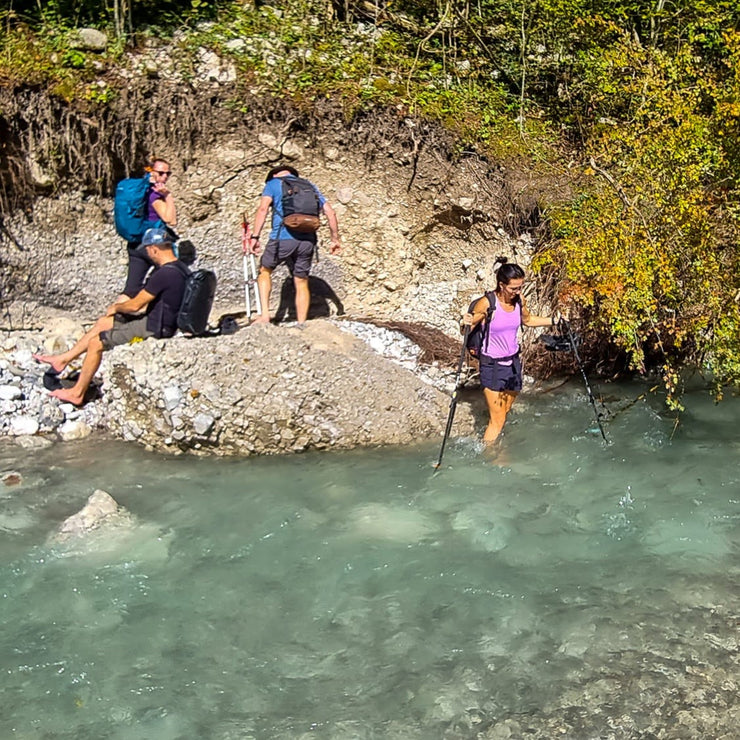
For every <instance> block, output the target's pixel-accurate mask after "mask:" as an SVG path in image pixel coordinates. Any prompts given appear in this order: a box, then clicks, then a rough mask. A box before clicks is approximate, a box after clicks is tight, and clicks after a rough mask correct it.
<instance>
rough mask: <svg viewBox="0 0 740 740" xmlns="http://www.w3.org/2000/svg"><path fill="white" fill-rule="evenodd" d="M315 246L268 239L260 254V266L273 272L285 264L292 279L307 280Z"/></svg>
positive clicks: (286, 240) (305, 242)
mask: <svg viewBox="0 0 740 740" xmlns="http://www.w3.org/2000/svg"><path fill="white" fill-rule="evenodd" d="M315 247H316V244H315V243H314V242H312V241H304V240H300V241H299V240H298V239H270V241H269V242H267V246H266V247H265V251H264V253H263V254H262V259H261V260H260V265H262V267H266V268H267V269H268V270H274V269H275V268H276V267H277V266H278V265H281V264H283V263H284V264H285V265H286V266H287V267H288V269H289V270H290V274H291V275H293V276H294V277H299V278H307V277H308V275H309V273H310V272H311V262H312V261H313V251H314V248H315Z"/></svg>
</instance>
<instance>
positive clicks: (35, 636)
mask: <svg viewBox="0 0 740 740" xmlns="http://www.w3.org/2000/svg"><path fill="white" fill-rule="evenodd" d="M643 390H644V388H642V387H641V386H637V385H634V386H632V385H624V386H621V387H619V388H618V389H617V390H616V391H615V390H614V389H613V388H610V392H612V393H615V396H614V400H613V402H612V404H611V408H612V411H613V415H612V418H611V419H610V420H609V421H608V422H607V424H606V431H607V434H608V436H609V438H610V440H611V444H610V445H609V446H605V445H604V444H603V443H602V441H601V438H600V436H599V435H598V433H597V432H596V431H595V430H594V428H593V424H592V421H593V413H592V409H591V407H590V406H589V405H588V403H587V401H586V399H585V394H584V393H583V387H582V386H579V385H578V384H576V383H575V382H573V383H570V384H567V385H565V386H563V387H561V388H558V389H556V390H553V391H552V392H550V393H547V394H543V395H540V396H527V395H526V394H525V395H523V396H522V397H521V398H520V400H519V401H518V402H517V405H516V406H515V408H514V411H513V412H512V417H511V423H510V425H509V426H508V428H507V433H506V436H505V440H504V443H503V449H502V454H501V457H500V459H499V461H498V464H491V463H490V462H487V461H486V460H485V458H484V457H482V456H481V455H480V451H479V449H478V446H477V444H476V443H475V442H474V441H472V440H453V441H452V442H451V443H450V444H449V446H448V448H447V451H446V453H445V460H444V465H443V469H442V471H441V472H440V473H438V474H437V475H432V472H433V471H432V463H433V462H434V460H435V459H436V456H437V453H438V447H439V440H434V441H432V442H429V443H425V444H421V445H419V446H415V447H411V448H404V449H398V448H390V449H375V450H358V451H354V452H349V453H324V454H304V455H296V456H289V457H282V458H265V459H246V460H233V459H196V458H192V457H166V456H161V455H155V454H150V453H147V452H144V451H142V450H141V449H139V448H137V447H135V446H131V445H125V444H121V443H114V442H107V441H96V442H90V441H89V440H88V441H85V442H81V443H69V444H57V445H55V446H53V447H51V448H48V449H45V450H40V451H37V452H34V453H32V454H31V453H27V452H24V451H22V450H21V448H20V447H18V446H16V445H14V444H12V443H11V442H10V441H7V440H6V441H4V442H3V444H2V445H0V469H1V470H3V471H7V470H16V471H18V472H20V473H21V475H22V477H23V480H22V483H21V484H20V485H16V486H12V487H11V486H8V487H5V488H0V563H1V565H0V600H1V605H2V612H1V614H2V617H1V618H2V637H1V638H0V640H1V642H0V656H1V658H2V662H1V663H0V738H3V739H4V738H24V739H25V740H30V739H33V740H41V739H42V738H43V739H46V738H74V739H75V740H81V739H87V738H90V739H91V740H93V739H94V740H99V739H101V738H115V739H116V740H119V739H120V740H124V739H125V740H129V739H134V738H136V739H138V738H152V739H156V740H185V739H188V740H189V739H191V738H214V739H216V740H235V739H236V738H283V737H285V738H342V739H349V738H352V739H354V738H399V739H401V738H404V739H405V738H517V737H526V738H532V737H537V738H554V737H565V738H602V737H603V738H611V737H614V738H648V737H651V738H652V737H668V738H671V737H675V738H679V737H687V738H688V737H712V738H718V737H728V738H729V737H734V736H736V735H735V734H734V732H735V731H736V730H737V724H735V723H736V722H737V721H738V719H739V718H740V714H738V708H737V704H736V696H737V685H736V682H737V681H738V640H737V624H738V608H737V606H738V605H737V586H738V573H739V568H738V529H739V525H740V468H739V466H738V451H739V448H740V444H739V437H738V419H739V418H740V400H738V399H736V398H730V399H728V400H726V401H724V402H723V403H721V404H720V405H718V406H716V405H714V404H713V403H712V401H711V399H710V398H709V397H708V396H707V395H706V394H704V393H699V392H696V393H692V394H689V396H688V398H687V411H686V412H685V414H683V416H682V418H681V423H680V425H679V426H678V427H675V424H674V421H675V417H674V415H673V414H669V413H667V412H665V411H664V410H663V409H662V407H661V405H660V402H659V400H658V399H655V398H653V397H651V396H650V395H649V394H648V396H647V398H646V399H643V400H638V401H637V402H635V403H632V404H630V403H629V401H630V399H634V398H635V397H637V396H638V395H639V394H640V393H641V392H642V391H643ZM620 409H621V410H620ZM674 427H675V428H674ZM96 488H102V489H104V490H106V491H108V492H109V493H110V494H111V495H112V496H113V497H114V498H115V499H116V500H117V501H118V502H119V503H121V504H122V505H124V506H125V507H126V508H127V509H128V511H129V512H130V513H131V514H132V516H133V518H134V522H133V523H131V524H128V525H123V526H120V527H118V528H115V529H113V530H111V531H104V530H101V531H98V532H96V533H93V534H91V535H90V536H89V537H88V538H87V539H83V540H76V541H73V542H70V543H67V544H64V545H55V544H51V543H50V540H49V538H50V536H51V535H52V534H53V533H54V531H55V530H56V529H57V528H58V527H59V525H60V523H61V522H62V521H63V520H64V519H65V518H66V517H67V516H69V515H70V514H72V513H74V512H76V511H78V510H79V509H80V508H81V507H82V505H83V504H84V503H85V500H86V499H87V497H88V496H89V495H90V494H91V493H92V492H93V491H94V490H95V489H96ZM725 733H726V734H725Z"/></svg>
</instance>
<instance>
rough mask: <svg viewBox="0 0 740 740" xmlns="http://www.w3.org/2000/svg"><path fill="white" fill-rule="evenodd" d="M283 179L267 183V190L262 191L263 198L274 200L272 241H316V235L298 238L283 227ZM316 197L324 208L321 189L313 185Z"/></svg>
mask: <svg viewBox="0 0 740 740" xmlns="http://www.w3.org/2000/svg"><path fill="white" fill-rule="evenodd" d="M282 179H283V178H282V177H273V178H272V180H270V181H268V182H266V183H265V189H264V190H263V191H262V195H263V196H268V197H269V198H272V229H271V230H270V239H301V240H302V241H306V240H307V238H308V239H315V238H316V237H315V235H314V234H311V235H310V236H309V235H307V234H300V236H296V235H295V234H293V233H292V232H291V231H290V229H288V227H287V226H283V183H282V182H281V181H282ZM311 185H312V186H313V189H314V190H315V191H316V195H318V196H319V207H321V208H323V207H324V203H326V198H324V196H323V195H322V194H321V193H320V192H319V189H318V188H317V187H316V186H315V185H314V184H313V183H311Z"/></svg>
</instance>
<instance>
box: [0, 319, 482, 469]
mask: <svg viewBox="0 0 740 740" xmlns="http://www.w3.org/2000/svg"><path fill="white" fill-rule="evenodd" d="M42 323H43V325H44V329H43V330H41V331H39V332H31V331H22V332H7V333H5V335H4V336H3V338H2V350H1V352H0V433H2V434H4V435H10V436H13V437H16V438H18V440H19V441H20V442H21V443H22V444H24V445H26V446H35V445H39V444H47V443H48V440H50V439H57V438H58V439H62V440H71V439H79V438H83V437H85V436H87V435H89V434H90V433H92V432H93V431H94V430H99V431H100V430H102V431H106V432H108V433H110V434H111V435H113V436H114V437H118V438H121V439H124V440H128V441H134V442H137V443H139V444H141V445H144V446H145V447H147V448H148V449H152V450H158V451H163V452H174V453H179V452H194V453H196V454H206V453H207V454H216V455H251V454H279V453H283V452H298V451H304V450H310V449H328V448H335V449H346V448H352V447H357V446H360V445H383V444H403V443H408V442H412V441H415V440H418V439H420V438H423V437H427V436H430V435H439V434H441V433H442V430H443V426H444V422H445V419H446V415H447V410H448V408H449V395H448V393H447V392H444V391H445V390H447V391H449V388H448V386H449V385H450V383H451V381H452V373H451V372H450V371H449V369H442V368H438V367H434V366H431V367H427V368H426V369H424V370H421V369H420V366H419V364H418V362H417V359H416V358H417V356H418V353H419V348H418V347H416V345H414V344H413V343H412V342H410V341H409V340H408V339H406V338H405V337H403V336H402V335H400V334H398V333H396V332H391V331H388V330H386V329H380V328H378V327H373V326H370V325H365V324H361V323H358V322H337V323H332V322H330V321H324V320H316V321H311V322H308V323H306V324H304V325H302V326H299V325H282V326H274V325H254V326H251V327H247V328H243V329H240V330H238V331H236V332H235V333H232V334H228V335H221V336H217V337H208V338H199V339H188V338H185V337H181V336H180V337H175V338H173V339H170V340H167V341H157V340H148V341H145V342H138V343H135V344H132V345H127V346H123V347H117V348H115V349H114V350H112V351H110V352H107V353H105V355H104V357H103V363H102V365H101V368H100V373H99V378H100V381H101V382H100V385H98V386H97V393H96V395H95V396H94V397H93V398H91V400H90V401H89V402H88V403H87V404H86V405H85V406H84V407H83V408H76V407H74V406H72V405H71V404H68V403H60V402H59V401H57V400H56V399H54V398H52V397H50V396H49V394H48V391H47V389H46V388H45V387H44V371H45V369H46V368H45V367H44V366H41V365H39V364H38V363H36V362H35V360H33V358H32V354H33V353H34V352H36V351H38V350H40V349H42V348H43V349H44V350H45V351H51V352H56V351H59V350H60V349H61V348H63V347H66V346H68V345H69V344H70V343H71V342H73V341H74V339H75V338H76V337H78V336H80V335H81V334H82V332H83V329H84V327H83V326H82V325H81V324H78V323H77V322H75V321H73V320H71V319H69V318H66V317H64V316H56V317H48V316H47V317H46V318H45V319H44V320H43V322H42ZM356 334H360V335H363V336H364V338H365V339H366V340H367V341H362V340H361V339H359V338H358V337H357V336H355V335H356ZM472 426H473V419H472V414H471V412H470V410H469V409H468V408H465V407H461V409H460V410H459V412H458V415H457V422H456V428H455V429H456V433H469V432H470V431H472Z"/></svg>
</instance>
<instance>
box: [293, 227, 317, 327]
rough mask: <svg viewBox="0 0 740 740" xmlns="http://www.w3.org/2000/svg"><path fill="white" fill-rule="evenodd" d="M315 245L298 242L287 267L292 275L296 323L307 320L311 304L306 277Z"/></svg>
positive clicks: (310, 242)
mask: <svg viewBox="0 0 740 740" xmlns="http://www.w3.org/2000/svg"><path fill="white" fill-rule="evenodd" d="M315 249H316V245H315V244H314V243H313V242H312V241H306V240H303V241H299V242H298V243H297V244H296V248H295V250H294V252H293V254H292V255H291V256H290V259H289V260H288V261H287V263H286V264H287V265H288V267H289V269H290V272H291V274H292V275H293V285H295V316H296V321H298V323H299V324H302V323H303V322H304V321H305V320H306V319H307V318H308V307H309V305H310V303H311V291H310V290H309V287H308V275H309V273H310V272H311V263H312V262H313V255H314V251H315Z"/></svg>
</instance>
